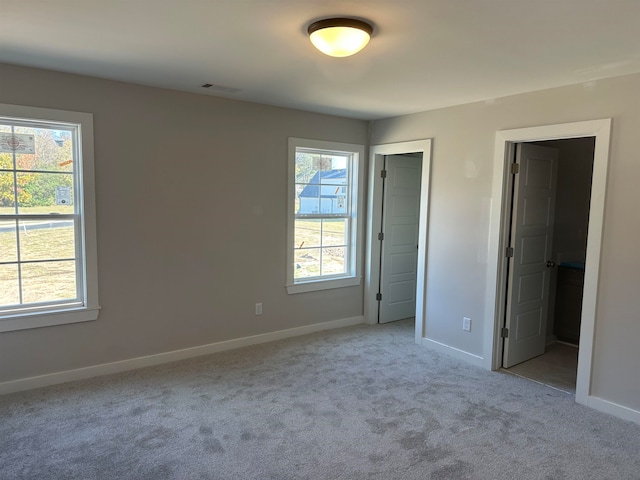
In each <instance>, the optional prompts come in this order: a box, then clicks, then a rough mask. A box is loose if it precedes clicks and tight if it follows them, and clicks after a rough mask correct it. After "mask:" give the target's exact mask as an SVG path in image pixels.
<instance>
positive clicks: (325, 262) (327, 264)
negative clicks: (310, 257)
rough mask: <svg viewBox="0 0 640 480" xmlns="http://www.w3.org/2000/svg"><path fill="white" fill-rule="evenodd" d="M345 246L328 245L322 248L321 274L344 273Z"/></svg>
mask: <svg viewBox="0 0 640 480" xmlns="http://www.w3.org/2000/svg"><path fill="white" fill-rule="evenodd" d="M345 253H346V248H345V247H330V248H324V249H323V250H322V274H323V275H336V274H340V273H346V269H345Z"/></svg>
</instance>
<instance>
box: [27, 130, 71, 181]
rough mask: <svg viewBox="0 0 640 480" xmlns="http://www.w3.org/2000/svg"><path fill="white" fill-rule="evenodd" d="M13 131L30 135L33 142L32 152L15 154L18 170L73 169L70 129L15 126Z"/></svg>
mask: <svg viewBox="0 0 640 480" xmlns="http://www.w3.org/2000/svg"><path fill="white" fill-rule="evenodd" d="M14 132H15V133H16V134H18V135H30V136H32V137H33V141H34V144H35V148H34V153H28V154H25V153H22V154H18V155H16V163H17V167H18V169H19V170H47V171H54V172H72V171H73V141H72V132H71V131H69V130H59V129H52V128H33V127H20V126H16V127H15V129H14Z"/></svg>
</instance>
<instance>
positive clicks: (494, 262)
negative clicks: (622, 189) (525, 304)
mask: <svg viewBox="0 0 640 480" xmlns="http://www.w3.org/2000/svg"><path fill="white" fill-rule="evenodd" d="M610 135H611V119H610V118H605V119H599V120H589V121H584V122H574V123H566V124H559V125H546V126H539V127H530V128H519V129H514V130H502V131H498V132H496V139H495V157H494V170H493V171H494V174H493V187H492V198H493V199H494V203H495V208H493V209H492V212H491V224H490V238H489V253H490V256H489V266H490V268H489V270H488V273H487V315H486V318H487V319H491V318H493V319H494V324H493V329H492V328H487V329H486V330H485V338H484V348H485V351H486V352H490V355H486V356H485V358H486V360H485V361H486V362H487V363H488V364H487V365H486V367H487V368H490V369H491V370H497V369H499V368H500V366H501V364H502V348H500V344H501V341H502V339H501V337H500V330H501V326H502V321H503V319H504V311H505V291H506V281H507V276H506V269H507V261H506V260H507V259H506V256H505V255H501V254H500V253H501V252H504V251H505V250H504V249H505V248H506V245H507V241H508V240H507V238H506V236H507V235H508V234H509V228H508V221H509V220H508V218H507V217H508V214H509V213H510V212H509V210H510V208H509V198H510V196H509V194H510V191H511V186H510V185H509V184H510V183H511V182H509V181H508V180H509V178H510V174H509V168H510V167H509V164H510V163H511V162H512V161H513V156H512V153H513V149H514V147H515V144H516V143H520V142H536V141H543V140H559V139H565V138H581V137H595V149H594V155H593V177H592V183H591V185H592V186H591V201H590V210H589V229H588V234H587V257H586V263H585V267H586V268H585V280H584V289H583V291H584V295H583V301H582V317H581V327H580V345H579V352H578V377H577V381H576V401H577V402H578V403H582V404H585V405H586V404H588V400H589V397H590V394H591V371H592V366H593V365H592V362H593V346H594V345H593V340H594V333H595V324H596V307H597V293H598V278H599V268H600V254H601V246H602V231H603V223H604V208H605V193H606V183H607V167H608V162H609V143H610ZM492 266H495V268H493V267H492Z"/></svg>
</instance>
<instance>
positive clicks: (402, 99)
mask: <svg viewBox="0 0 640 480" xmlns="http://www.w3.org/2000/svg"><path fill="white" fill-rule="evenodd" d="M334 15H340V16H353V17H360V18H364V19H368V20H370V21H371V22H372V23H373V24H374V28H375V30H374V34H373V38H372V39H371V42H370V43H369V45H368V46H367V47H366V48H365V49H364V50H363V51H362V52H360V53H359V54H357V55H355V56H353V57H348V58H330V57H326V56H324V55H323V54H321V53H320V52H318V51H316V50H315V49H314V48H313V47H312V45H311V43H310V42H309V40H308V38H307V36H306V27H307V26H308V25H309V23H311V22H312V21H313V20H317V19H319V18H324V17H328V16H334ZM0 62H4V63H13V64H19V65H26V66H34V67H42V68H47V69H52V70H59V71H64V72H72V73H79V74H85V75H91V76H96V77H102V78H108V79H114V80H123V81H127V82H133V83H139V84H144V85H153V86H158V87H164V88H171V89H176V90H183V91H188V92H194V93H201V94H204V95H216V96H224V97H230V98H236V99H239V100H247V101H252V102H259V103H266V104H270V105H279V106H284V107H292V108H298V109H303V110H310V111H316V112H323V113H331V114H338V115H344V116H349V117H355V118H363V119H376V118H382V117H389V116H395V115H400V114H406V113H412V112H418V111H424V110H431V109H435V108H441V107H447V106H451V105H456V104H462V103H468V102H473V101H481V100H491V99H493V98H497V97H502V96H506V95H511V94H516V93H522V92H528V91H534V90H540V89H544V88H549V87H555V86H560V85H569V84H576V83H583V82H590V81H593V80H596V79H600V78H604V77H611V76H617V75H623V74H628V73H636V72H640V0H55V1H51V0H0ZM0 82H1V79H0ZM204 83H212V84H214V85H217V86H221V87H228V88H231V89H238V91H235V92H233V91H228V90H227V89H219V88H211V89H209V90H205V89H202V88H201V87H200V85H202V84H204ZM0 88H1V83H0Z"/></svg>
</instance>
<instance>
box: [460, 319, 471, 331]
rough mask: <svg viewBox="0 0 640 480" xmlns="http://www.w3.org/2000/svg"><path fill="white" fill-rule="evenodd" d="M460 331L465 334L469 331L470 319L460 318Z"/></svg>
mask: <svg viewBox="0 0 640 480" xmlns="http://www.w3.org/2000/svg"><path fill="white" fill-rule="evenodd" d="M462 330H464V331H465V332H470V331H471V319H470V318H469V317H463V318H462Z"/></svg>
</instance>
